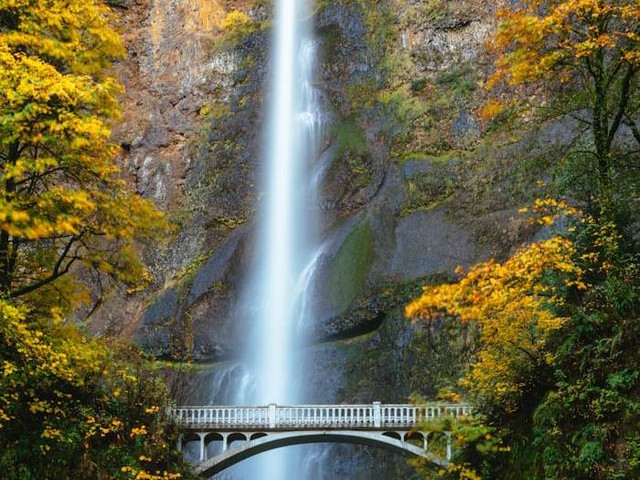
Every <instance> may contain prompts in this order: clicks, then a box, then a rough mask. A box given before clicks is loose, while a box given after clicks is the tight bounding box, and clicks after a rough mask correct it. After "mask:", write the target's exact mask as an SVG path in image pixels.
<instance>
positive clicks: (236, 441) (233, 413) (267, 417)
mask: <svg viewBox="0 0 640 480" xmlns="http://www.w3.org/2000/svg"><path fill="white" fill-rule="evenodd" d="M470 413H471V408H470V407H469V405H466V404H434V405H423V406H419V405H383V404H381V403H380V402H374V403H373V404H369V405H296V406H278V405H275V404H272V405H268V406H261V407H229V406H203V407H177V408H171V409H170V410H169V414H170V415H171V417H172V418H173V419H174V420H175V421H176V422H177V423H178V425H179V427H180V429H181V435H180V438H179V441H178V447H179V449H180V450H182V449H183V447H184V446H185V445H186V444H187V443H189V442H192V441H195V442H198V446H199V448H198V450H199V455H198V456H199V459H198V463H197V464H196V465H195V466H194V471H195V473H196V474H198V475H200V476H202V477H205V478H208V477H210V476H211V475H214V474H215V473H218V472H220V471H222V470H224V469H226V468H228V467H230V466H232V465H235V464H236V463H238V462H240V461H242V460H244V459H246V458H249V457H252V456H254V455H257V454H258V453H262V452H266V451H268V450H273V449H275V448H279V447H284V446H289V445H300V444H305V443H325V442H337V443H355V444H362V445H369V446H374V447H380V448H385V449H387V450H389V451H392V452H395V453H399V454H403V455H409V456H411V455H414V456H419V457H422V458H425V459H427V460H428V461H429V462H431V463H433V464H434V465H437V466H441V467H442V466H446V465H447V464H448V463H449V460H450V459H451V455H452V441H451V432H450V431H444V432H441V433H442V435H444V438H445V440H446V445H445V446H444V452H443V453H444V458H443V456H442V455H440V456H438V455H436V454H435V453H433V452H430V451H429V437H430V436H431V435H432V434H433V433H434V432H430V431H428V427H427V425H428V422H430V421H433V420H435V419H438V418H443V417H444V418H450V419H451V420H452V421H458V419H460V418H461V417H465V416H467V415H469V414H470ZM416 440H418V444H416ZM214 441H218V442H221V443H222V451H221V452H220V453H217V454H216V455H213V456H212V457H211V458H207V450H208V449H207V446H208V444H209V443H211V442H214Z"/></svg>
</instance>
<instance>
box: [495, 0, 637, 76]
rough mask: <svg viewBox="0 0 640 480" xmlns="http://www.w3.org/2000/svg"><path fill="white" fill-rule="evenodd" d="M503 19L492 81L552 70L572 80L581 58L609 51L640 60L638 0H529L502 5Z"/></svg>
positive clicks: (623, 59)
mask: <svg viewBox="0 0 640 480" xmlns="http://www.w3.org/2000/svg"><path fill="white" fill-rule="evenodd" d="M498 19H499V20H500V22H501V23H500V28H499V30H498V33H497V35H496V37H495V39H494V43H493V45H494V47H495V49H496V50H497V51H498V52H499V54H500V55H499V58H498V61H497V62H496V67H497V69H496V71H495V73H494V74H493V76H492V77H491V80H490V83H489V84H490V86H492V85H495V84H496V83H498V82H499V81H502V80H506V81H507V83H509V84H512V85H517V84H521V83H525V82H528V81H530V80H536V79H538V78H540V77H543V76H545V75H548V74H550V73H552V72H553V75H555V76H557V78H559V79H561V80H562V79H564V80H568V79H569V73H570V72H571V71H572V70H575V69H576V62H584V61H586V62H589V59H594V58H595V57H596V56H604V55H609V54H611V55H612V56H613V57H615V58H617V61H619V62H620V63H621V64H628V65H630V66H633V67H634V68H635V67H638V66H640V41H639V40H640V37H639V35H638V27H639V25H640V8H639V6H638V3H637V1H636V0H613V1H602V0H529V1H526V2H522V3H520V4H518V6H517V7H514V8H507V9H504V10H502V11H501V12H500V13H499V15H498ZM578 68H580V67H578ZM594 68H595V67H594Z"/></svg>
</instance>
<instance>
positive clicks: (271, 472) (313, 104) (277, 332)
mask: <svg viewBox="0 0 640 480" xmlns="http://www.w3.org/2000/svg"><path fill="white" fill-rule="evenodd" d="M275 8H276V11H275V23H274V32H273V47H272V48H273V50H272V57H271V58H272V63H271V75H270V78H269V86H268V89H267V90H268V99H267V108H268V115H267V123H266V125H265V131H264V132H263V133H264V152H265V154H264V158H263V159H262V160H263V161H264V172H263V184H262V190H263V194H262V198H261V202H260V205H259V207H258V218H257V230H256V238H255V246H254V252H253V253H254V262H253V268H252V269H251V270H250V271H249V277H250V278H248V279H247V288H246V292H245V294H244V295H243V297H242V300H241V307H240V308H241V312H242V315H241V316H243V317H244V318H245V319H246V321H247V325H248V328H247V329H248V330H250V332H247V334H248V335H249V336H251V341H250V342H248V346H247V348H246V350H247V351H246V354H245V358H244V363H245V364H246V366H247V368H246V370H247V371H249V372H250V373H249V375H250V377H251V378H252V380H251V381H249V382H247V381H244V379H243V381H242V382H236V385H239V384H242V385H244V386H243V387H242V391H240V392H237V394H235V395H234V396H233V398H234V399H235V400H236V402H237V403H239V404H245V405H246V404H257V405H266V404H270V403H279V404H291V403H297V402H299V400H300V395H301V393H302V392H300V390H299V389H298V386H297V385H296V382H295V381H293V378H295V376H296V374H297V372H298V371H299V370H298V369H299V367H300V365H301V364H302V363H303V362H304V358H303V355H302V354H301V353H300V352H301V349H300V348H299V347H300V346H301V345H302V344H303V343H304V339H302V338H301V332H303V331H304V328H303V327H304V325H308V322H310V321H312V320H311V317H312V313H313V312H312V311H311V308H310V303H311V302H309V295H310V291H311V289H312V287H313V280H314V274H315V271H316V267H317V265H318V263H319V258H320V257H321V252H322V249H321V247H319V246H318V240H317V238H318V235H317V225H318V214H317V211H318V210H319V209H318V204H319V201H318V191H317V190H318V186H319V184H320V182H319V181H318V178H319V177H320V176H321V175H322V173H321V172H322V169H323V168H324V167H323V166H322V165H318V164H321V163H322V162H320V161H318V155H319V150H320V147H321V144H322V141H323V136H324V134H325V132H324V130H325V121H324V117H323V114H322V111H321V108H320V99H319V92H318V90H317V89H316V88H315V87H314V71H315V58H316V43H315V41H314V40H313V37H312V35H311V28H310V26H309V23H310V22H309V19H308V18H309V13H310V8H309V6H308V5H306V4H305V2H304V0H277V1H276V7H275ZM242 372H245V370H242ZM243 374H244V373H243ZM221 378H224V375H222V377H221ZM227 398H229V397H228V396H227ZM299 451H300V450H299V449H296V448H293V449H292V448H287V449H282V450H276V451H273V452H267V453H264V454H261V455H259V456H258V457H256V458H254V459H250V460H249V461H246V462H243V464H242V465H238V466H237V467H234V468H232V469H230V470H229V473H228V474H225V475H224V478H229V477H231V478H234V479H235V478H238V479H246V480H279V479H283V480H284V479H290V478H300V474H299V471H298V472H296V473H294V471H293V470H292V469H293V468H295V467H294V465H296V463H298V465H299V462H298V459H296V454H297V453H299ZM221 478H223V477H222V476H221Z"/></svg>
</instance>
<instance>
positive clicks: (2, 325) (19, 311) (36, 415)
mask: <svg viewBox="0 0 640 480" xmlns="http://www.w3.org/2000/svg"><path fill="white" fill-rule="evenodd" d="M0 372H1V375H0V469H2V472H3V474H2V476H3V478H6V479H7V480H11V479H16V480H18V479H19V480H25V479H36V478H39V479H40V478H42V479H49V478H50V479H61V478H86V479H92V478H96V479H97V478H113V479H122V480H124V479H133V478H136V479H137V480H143V479H147V480H169V479H176V478H190V475H189V472H188V468H187V467H186V466H185V465H183V464H182V462H181V460H180V456H179V453H178V452H177V451H174V449H173V445H174V444H175V441H174V439H175V435H176V432H175V430H174V428H173V427H172V426H171V424H170V423H169V422H168V421H167V419H166V418H165V415H164V407H165V405H167V395H166V390H165V388H164V385H163V383H162V382H161V380H160V379H159V377H158V376H157V375H156V374H155V373H154V372H152V371H151V369H150V367H149V366H148V365H147V362H146V361H145V360H144V359H143V358H142V357H140V354H139V353H138V352H137V351H135V350H134V349H132V348H130V347H126V346H121V345H112V346H111V347H110V348H107V346H106V345H105V344H104V343H102V342H100V341H98V340H92V339H90V338H88V337H86V336H84V335H82V334H81V333H79V332H78V331H77V329H76V328H75V327H73V326H71V325H67V324H65V323H63V322H62V321H61V320H60V319H59V318H53V319H49V320H45V319H42V318H41V317H34V316H33V315H32V314H30V313H29V312H28V311H27V310H26V309H24V308H16V307H14V306H11V305H10V304H8V303H7V302H6V301H0ZM154 472H165V473H164V474H162V473H157V474H156V473H154ZM167 472H169V473H167Z"/></svg>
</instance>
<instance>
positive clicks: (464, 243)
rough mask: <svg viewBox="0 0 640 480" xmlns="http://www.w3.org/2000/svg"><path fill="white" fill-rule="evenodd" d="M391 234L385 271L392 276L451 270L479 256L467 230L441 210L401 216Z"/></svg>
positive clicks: (405, 276) (420, 275)
mask: <svg viewBox="0 0 640 480" xmlns="http://www.w3.org/2000/svg"><path fill="white" fill-rule="evenodd" d="M395 238H396V250H395V252H394V253H393V257H392V261H391V266H390V271H389V275H390V277H392V278H394V279H396V280H411V279H415V278H419V277H424V276H426V275H432V274H435V273H440V272H447V271H452V270H454V269H455V268H456V267H457V266H458V265H463V266H466V265H470V264H471V263H473V262H474V261H476V260H477V259H478V256H479V255H478V251H477V248H476V246H475V245H474V243H473V242H472V241H471V239H470V232H469V230H468V229H467V228H466V227H465V226H463V225H461V224H459V223H456V222H454V221H453V220H450V219H448V218H447V217H446V214H445V213H444V212H443V211H442V210H432V211H426V212H425V211H418V212H414V213H412V214H410V215H409V216H407V217H405V218H403V219H401V220H400V221H399V222H398V225H397V227H396V230H395Z"/></svg>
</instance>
